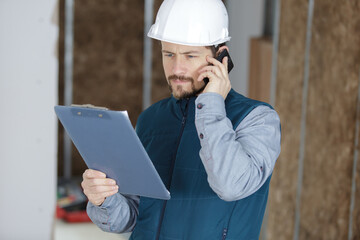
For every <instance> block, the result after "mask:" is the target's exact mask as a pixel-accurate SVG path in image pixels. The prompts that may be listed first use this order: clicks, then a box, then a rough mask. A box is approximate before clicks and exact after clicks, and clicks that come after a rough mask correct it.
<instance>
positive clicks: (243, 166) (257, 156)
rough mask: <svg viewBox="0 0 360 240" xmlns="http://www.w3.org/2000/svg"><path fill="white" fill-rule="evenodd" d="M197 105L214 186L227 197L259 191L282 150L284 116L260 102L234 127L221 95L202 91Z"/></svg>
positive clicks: (203, 150)
mask: <svg viewBox="0 0 360 240" xmlns="http://www.w3.org/2000/svg"><path fill="white" fill-rule="evenodd" d="M199 104H200V105H199ZM196 106H197V107H196V110H195V114H196V115H195V125H196V129H197V132H198V136H199V139H200V144H201V150H200V158H201V160H202V162H203V164H204V167H205V170H206V172H207V174H208V182H209V185H210V187H211V188H212V189H213V191H214V192H216V194H217V195H218V196H219V197H220V198H221V199H223V200H225V201H235V200H239V199H242V198H245V197H247V196H249V195H251V194H253V193H255V192H256V191H257V190H258V189H259V188H260V187H261V186H262V185H263V184H264V183H265V181H266V180H267V179H268V177H269V176H270V175H271V174H272V172H273V169H274V165H275V162H276V159H277V158H278V156H279V154H280V139H281V134H280V119H279V116H278V114H277V113H276V111H275V110H273V109H271V108H270V107H268V106H264V105H261V106H258V107H256V108H254V109H253V110H252V111H251V112H250V113H249V114H248V115H247V116H246V117H245V118H244V119H243V120H242V122H241V123H240V124H239V125H238V126H237V128H236V129H235V130H234V129H233V125H232V123H231V121H230V119H228V118H227V117H226V110H225V102H224V99H223V98H222V96H221V95H219V94H217V93H203V94H200V95H199V97H198V98H197V99H196ZM198 106H201V107H198Z"/></svg>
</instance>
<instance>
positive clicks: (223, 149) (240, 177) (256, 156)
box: [87, 93, 281, 233]
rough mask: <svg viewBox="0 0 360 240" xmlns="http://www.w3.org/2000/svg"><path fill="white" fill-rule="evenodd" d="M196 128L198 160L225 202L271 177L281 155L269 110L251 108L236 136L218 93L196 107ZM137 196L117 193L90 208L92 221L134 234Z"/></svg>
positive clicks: (206, 95)
mask: <svg viewBox="0 0 360 240" xmlns="http://www.w3.org/2000/svg"><path fill="white" fill-rule="evenodd" d="M195 104H196V106H197V105H198V104H202V106H203V107H202V108H200V109H199V108H196V110H195V125H196V129H197V132H198V134H199V135H200V134H202V135H203V137H202V138H201V139H200V144H201V150H200V158H201V160H202V162H203V164H204V167H205V170H206V172H207V175H208V182H209V185H210V187H211V188H212V189H213V191H214V192H215V193H216V194H217V195H218V196H219V197H220V198H221V199H223V200H225V201H235V200H239V199H242V198H245V197H247V196H249V195H251V194H253V193H254V192H256V191H257V190H258V189H259V188H260V187H261V186H262V185H263V184H264V182H265V181H266V180H267V178H268V177H269V176H270V175H271V174H272V172H273V169H274V165H275V162H276V159H277V157H278V156H279V154H280V138H281V136H280V119H279V117H278V115H277V113H276V112H275V111H274V110H273V109H271V108H269V107H267V106H258V107H256V108H255V109H253V110H252V111H251V112H250V113H249V114H248V115H247V116H246V117H245V118H244V119H243V120H242V121H241V123H240V124H239V125H238V126H237V128H236V129H235V131H234V130H233V126H232V123H231V121H230V120H229V119H228V118H227V117H226V111H225V102H224V99H223V98H222V96H221V95H219V94H217V93H204V94H200V95H199V96H198V98H197V99H196V102H195ZM139 201H140V199H139V197H138V196H134V195H121V194H115V195H113V196H111V197H108V198H106V199H105V201H104V202H103V204H102V205H101V206H95V205H93V204H92V203H90V202H89V203H88V206H87V212H88V215H89V216H90V218H91V220H92V221H93V222H94V223H95V224H96V225H97V226H99V227H100V228H101V229H102V230H104V231H107V232H119V233H120V232H128V231H132V229H133V228H134V227H135V224H136V218H137V215H138V206H139Z"/></svg>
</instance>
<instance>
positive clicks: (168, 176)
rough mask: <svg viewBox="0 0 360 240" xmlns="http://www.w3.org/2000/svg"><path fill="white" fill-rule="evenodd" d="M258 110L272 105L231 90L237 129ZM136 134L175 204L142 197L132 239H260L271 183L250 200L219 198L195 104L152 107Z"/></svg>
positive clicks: (169, 102)
mask: <svg viewBox="0 0 360 240" xmlns="http://www.w3.org/2000/svg"><path fill="white" fill-rule="evenodd" d="M258 105H267V104H265V103H262V102H259V101H255V100H251V99H249V98H246V97H244V96H242V95H240V94H238V93H236V92H235V91H234V90H231V91H230V93H229V94H228V96H227V98H226V101H225V106H226V114H227V117H228V118H229V119H230V120H231V122H232V124H233V127H234V129H236V127H237V126H238V125H239V123H240V122H241V121H242V119H243V118H244V117H245V116H246V115H247V114H248V113H249V112H250V111H251V110H252V109H254V108H255V107H256V106H258ZM268 106H269V105H268ZM136 130H137V134H138V136H139V138H140V140H141V142H142V143H143V145H144V147H145V149H146V151H147V153H148V154H149V156H150V158H151V160H152V161H153V163H154V166H155V168H156V170H157V171H158V173H159V175H160V177H161V179H162V180H163V182H164V184H165V186H166V187H167V188H168V189H169V191H170V193H171V199H170V200H168V201H164V200H158V199H152V198H146V197H141V198H140V206H139V216H138V218H137V223H136V226H135V229H134V231H133V233H132V235H131V237H130V239H133V240H153V239H154V240H155V239H161V240H165V239H168V240H170V239H172V240H175V239H186V240H202V239H204V240H211V239H219V240H221V239H227V240H229V239H233V240H235V239H236V240H242V239H244V240H252V239H254V240H255V239H259V233H260V228H261V223H262V219H263V215H264V211H265V207H266V202H267V196H268V191H269V182H270V177H269V179H268V180H267V181H266V182H265V184H264V185H263V186H262V187H261V188H260V189H259V190H258V191H257V192H255V193H254V194H252V195H250V196H249V197H246V198H244V199H241V200H238V201H232V202H226V201H223V200H221V199H220V198H219V197H218V196H217V195H216V193H215V192H214V191H213V190H212V189H211V188H210V186H209V183H208V181H207V174H206V171H205V169H204V166H203V164H202V162H201V159H200V157H199V151H200V148H201V146H200V141H199V138H198V134H197V131H196V128H195V98H190V99H189V100H176V99H175V98H173V97H171V98H167V99H164V100H162V101H160V102H158V103H156V104H154V105H152V106H151V107H149V108H148V109H147V110H145V111H144V112H143V113H142V114H141V115H140V116H139V119H138V123H137V127H136Z"/></svg>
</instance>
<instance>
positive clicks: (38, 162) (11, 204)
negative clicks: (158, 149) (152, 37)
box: [0, 0, 58, 240]
mask: <svg viewBox="0 0 360 240" xmlns="http://www.w3.org/2000/svg"><path fill="white" fill-rule="evenodd" d="M57 11H58V6H57V0H37V1H28V0H1V1H0V111H1V113H0V162H1V167H0V192H1V197H0V239H6V240H11V239H36V240H41V239H51V238H52V231H53V219H54V211H55V201H56V198H55V196H56V162H57V158H56V153H57V121H56V118H55V115H54V111H53V106H54V105H55V104H56V103H57V85H58V60H57V38H58V24H57Z"/></svg>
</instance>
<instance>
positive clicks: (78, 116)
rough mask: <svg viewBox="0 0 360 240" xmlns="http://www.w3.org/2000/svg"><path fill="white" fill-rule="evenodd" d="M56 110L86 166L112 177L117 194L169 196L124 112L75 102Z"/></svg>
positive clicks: (153, 196) (162, 197)
mask: <svg viewBox="0 0 360 240" xmlns="http://www.w3.org/2000/svg"><path fill="white" fill-rule="evenodd" d="M55 112H56V115H57V116H58V118H59V120H60V122H61V123H62V125H63V126H64V128H65V130H66V132H67V133H68V135H69V136H70V138H71V140H72V141H73V143H74V145H75V146H76V148H77V149H78V151H79V153H80V155H81V156H82V158H83V159H84V161H85V163H86V165H87V166H88V167H89V168H91V169H95V170H98V171H101V172H104V173H105V174H106V176H107V177H109V178H112V179H115V180H116V182H117V184H118V185H119V192H120V193H123V194H132V195H139V196H145V197H152V198H158V199H165V200H168V199H170V193H169V191H168V190H167V189H166V187H165V185H164V183H163V182H162V180H161V178H160V176H159V174H158V173H157V171H156V169H155V167H154V165H153V164H152V162H151V160H150V158H149V156H148V155H147V152H146V151H145V149H144V147H143V145H142V143H141V142H140V139H139V138H138V136H137V134H136V132H135V130H134V128H133V127H132V125H131V122H130V119H129V117H128V114H127V111H111V110H106V109H104V108H94V107H93V106H85V107H82V106H78V105H77V106H55Z"/></svg>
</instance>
